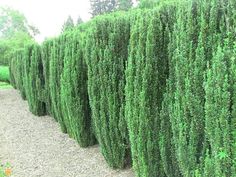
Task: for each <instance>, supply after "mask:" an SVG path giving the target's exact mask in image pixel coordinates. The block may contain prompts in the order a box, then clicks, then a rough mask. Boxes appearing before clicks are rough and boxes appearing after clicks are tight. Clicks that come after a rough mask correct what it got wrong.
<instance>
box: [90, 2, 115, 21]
mask: <svg viewBox="0 0 236 177" xmlns="http://www.w3.org/2000/svg"><path fill="white" fill-rule="evenodd" d="M90 5H91V14H92V17H95V16H97V15H102V14H105V13H109V12H113V11H115V10H116V7H117V1H116V0H90Z"/></svg>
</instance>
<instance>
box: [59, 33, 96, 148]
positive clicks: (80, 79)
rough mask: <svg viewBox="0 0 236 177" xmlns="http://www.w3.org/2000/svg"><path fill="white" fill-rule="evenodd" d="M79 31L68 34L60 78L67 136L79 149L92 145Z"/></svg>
mask: <svg viewBox="0 0 236 177" xmlns="http://www.w3.org/2000/svg"><path fill="white" fill-rule="evenodd" d="M79 33H80V31H74V32H73V33H69V34H68V41H67V42H66V44H65V57H64V69H63V73H62V76H61V105H62V114H63V120H64V123H65V126H66V128H67V133H68V134H69V135H70V136H71V137H73V138H74V139H76V140H77V142H78V143H79V144H80V145H81V146H82V147H87V146H89V145H93V144H94V143H95V137H94V134H93V129H92V120H91V110H90V107H89V98H88V89H87V87H88V85H87V80H88V76H87V65H86V63H85V58H84V52H83V46H82V39H83V38H82V37H81V36H80V34H79Z"/></svg>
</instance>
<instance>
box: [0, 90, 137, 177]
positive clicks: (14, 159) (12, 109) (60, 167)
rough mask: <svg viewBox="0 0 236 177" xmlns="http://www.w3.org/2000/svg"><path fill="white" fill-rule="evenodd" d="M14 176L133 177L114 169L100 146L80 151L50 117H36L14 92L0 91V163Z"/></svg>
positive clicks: (127, 170)
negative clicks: (102, 153)
mask: <svg viewBox="0 0 236 177" xmlns="http://www.w3.org/2000/svg"><path fill="white" fill-rule="evenodd" d="M6 162H9V163H10V164H11V167H12V176H13V177H133V176H134V173H133V172H132V170H131V169H126V170H120V171H117V170H112V169H111V168H109V167H108V165H107V164H106V162H105V160H104V158H103V157H102V155H101V153H100V152H99V148H98V146H92V147H90V148H80V147H79V145H78V144H77V143H76V142H75V141H74V140H73V139H70V138H69V137H68V135H67V134H63V133H62V132H61V131H60V128H59V125H58V123H56V122H55V121H54V119H53V118H51V117H49V116H44V117H36V116H34V115H32V114H31V113H30V112H29V110H28V105H27V102H26V101H23V100H22V99H21V98H20V95H19V93H18V92H17V91H16V90H13V89H3V90H0V163H1V164H4V163H6Z"/></svg>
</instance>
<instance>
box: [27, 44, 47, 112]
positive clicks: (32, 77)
mask: <svg viewBox="0 0 236 177" xmlns="http://www.w3.org/2000/svg"><path fill="white" fill-rule="evenodd" d="M23 65H24V66H23V67H24V74H23V75H24V78H23V85H24V87H25V93H26V99H27V100H28V104H29V108H30V111H31V112H32V113H33V114H35V115H39V116H42V115H45V113H46V112H45V111H46V108H45V103H44V102H43V101H42V91H43V86H44V82H45V81H44V77H43V64H42V58H41V47H40V46H39V45H38V44H32V45H28V46H26V49H25V51H24V57H23Z"/></svg>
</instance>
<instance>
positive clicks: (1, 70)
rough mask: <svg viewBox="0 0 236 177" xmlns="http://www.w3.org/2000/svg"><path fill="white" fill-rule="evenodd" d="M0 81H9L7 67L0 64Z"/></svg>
mask: <svg viewBox="0 0 236 177" xmlns="http://www.w3.org/2000/svg"><path fill="white" fill-rule="evenodd" d="M0 81H2V82H10V74H9V67H7V66H0Z"/></svg>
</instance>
